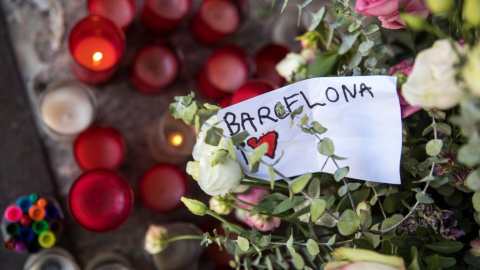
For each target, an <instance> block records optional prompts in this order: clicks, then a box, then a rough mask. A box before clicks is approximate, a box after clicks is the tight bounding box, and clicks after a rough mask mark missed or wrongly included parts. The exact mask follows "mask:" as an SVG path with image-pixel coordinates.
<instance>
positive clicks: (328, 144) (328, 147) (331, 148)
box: [317, 138, 335, 156]
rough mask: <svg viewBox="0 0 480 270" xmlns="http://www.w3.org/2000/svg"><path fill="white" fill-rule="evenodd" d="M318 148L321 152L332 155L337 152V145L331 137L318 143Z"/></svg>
mask: <svg viewBox="0 0 480 270" xmlns="http://www.w3.org/2000/svg"><path fill="white" fill-rule="evenodd" d="M317 149H318V152H319V153H320V154H322V155H324V156H331V155H333V153H334V152H335V145H334V144H333V141H332V140H331V139H330V138H323V140H322V141H321V142H319V143H318V144H317Z"/></svg>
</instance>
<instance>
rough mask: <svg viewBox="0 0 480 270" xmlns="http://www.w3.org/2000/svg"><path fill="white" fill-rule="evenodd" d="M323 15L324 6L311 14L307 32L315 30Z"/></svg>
mask: <svg viewBox="0 0 480 270" xmlns="http://www.w3.org/2000/svg"><path fill="white" fill-rule="evenodd" d="M324 15H325V7H322V8H321V9H319V10H318V11H317V12H316V13H315V14H313V18H312V22H311V23H310V26H309V27H308V31H309V32H310V31H313V30H315V28H317V27H318V25H319V24H320V22H321V21H322V19H323V16H324Z"/></svg>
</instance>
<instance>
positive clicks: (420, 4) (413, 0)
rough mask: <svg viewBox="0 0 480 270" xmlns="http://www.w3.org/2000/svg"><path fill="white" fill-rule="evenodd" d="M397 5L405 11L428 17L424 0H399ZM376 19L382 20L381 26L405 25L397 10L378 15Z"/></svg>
mask: <svg viewBox="0 0 480 270" xmlns="http://www.w3.org/2000/svg"><path fill="white" fill-rule="evenodd" d="M399 5H400V6H404V12H405V13H408V14H412V15H417V16H420V17H422V18H423V19H426V18H427V17H428V14H429V9H428V7H427V5H426V4H425V1H424V0H399ZM378 19H379V20H380V21H381V22H382V27H383V28H388V29H400V28H405V26H406V25H405V21H404V20H403V19H402V16H401V14H400V11H399V10H396V11H395V12H392V13H390V14H386V15H381V16H378Z"/></svg>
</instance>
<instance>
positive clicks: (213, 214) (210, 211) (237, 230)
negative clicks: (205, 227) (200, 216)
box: [207, 210, 243, 234]
mask: <svg viewBox="0 0 480 270" xmlns="http://www.w3.org/2000/svg"><path fill="white" fill-rule="evenodd" d="M207 214H208V215H210V216H212V217H214V218H216V219H218V220H220V221H221V222H222V223H223V224H225V225H226V226H227V227H228V228H229V229H230V230H232V231H233V232H235V233H238V234H241V233H242V232H243V229H240V228H239V227H238V226H235V225H233V224H232V223H230V222H228V221H227V220H226V219H224V218H223V217H221V216H220V215H218V214H217V213H215V212H213V211H212V210H207Z"/></svg>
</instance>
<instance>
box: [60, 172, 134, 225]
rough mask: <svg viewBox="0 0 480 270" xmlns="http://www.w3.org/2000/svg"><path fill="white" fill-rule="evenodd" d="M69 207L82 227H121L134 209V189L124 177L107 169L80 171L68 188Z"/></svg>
mask: <svg viewBox="0 0 480 270" xmlns="http://www.w3.org/2000/svg"><path fill="white" fill-rule="evenodd" d="M68 206H69V210H70V213H71V214H72V217H73V219H74V220H75V221H76V222H77V223H78V224H79V225H80V226H82V227H83V228H85V229H87V230H89V231H94V232H108V231H112V230H115V229H117V228H118V227H120V226H121V225H122V224H123V223H124V222H125V221H126V220H127V219H128V217H129V216H130V213H131V212H132V208H133V191H132V188H131V187H130V185H129V184H128V182H127V180H125V178H123V176H121V175H120V174H118V173H116V172H114V171H112V170H108V169H96V170H91V171H88V172H86V173H84V174H82V175H81V176H80V177H78V178H77V180H75V182H74V183H73V185H72V187H71V188H70V194H69V196H68Z"/></svg>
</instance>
